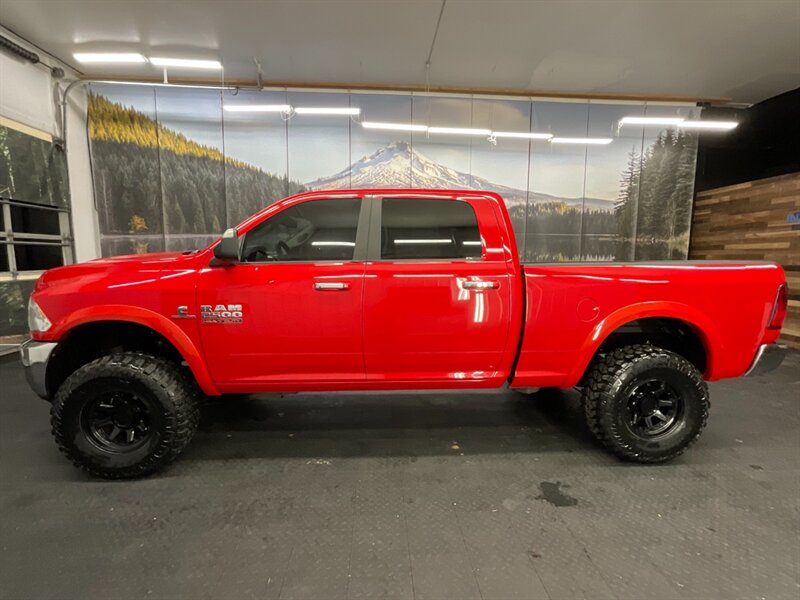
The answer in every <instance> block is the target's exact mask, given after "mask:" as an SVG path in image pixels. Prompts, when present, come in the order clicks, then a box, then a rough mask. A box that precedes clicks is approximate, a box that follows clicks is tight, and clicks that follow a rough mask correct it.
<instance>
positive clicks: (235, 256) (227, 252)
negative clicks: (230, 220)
mask: <svg viewBox="0 0 800 600" xmlns="http://www.w3.org/2000/svg"><path fill="white" fill-rule="evenodd" d="M214 258H215V259H216V261H215V264H218V265H230V264H233V263H236V262H238V261H239V234H238V233H237V232H236V230H235V229H226V230H225V233H223V234H222V239H220V241H219V244H217V245H216V246H214Z"/></svg>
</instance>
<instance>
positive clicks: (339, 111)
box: [294, 106, 361, 115]
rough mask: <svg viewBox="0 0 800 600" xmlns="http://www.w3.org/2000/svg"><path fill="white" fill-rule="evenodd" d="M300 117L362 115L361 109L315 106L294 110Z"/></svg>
mask: <svg viewBox="0 0 800 600" xmlns="http://www.w3.org/2000/svg"><path fill="white" fill-rule="evenodd" d="M294 112H296V113H297V114H298V115H360V114H361V109H360V108H346V107H345V108H318V107H313V106H298V107H297V108H295V109H294Z"/></svg>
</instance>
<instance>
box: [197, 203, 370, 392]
mask: <svg viewBox="0 0 800 600" xmlns="http://www.w3.org/2000/svg"><path fill="white" fill-rule="evenodd" d="M361 205H362V201H361V199H359V198H330V199H315V200H305V201H301V202H298V203H295V204H291V205H289V206H287V207H286V208H284V209H283V210H281V211H280V212H278V213H276V214H273V215H271V216H270V217H268V218H267V219H265V220H264V221H262V222H261V223H259V224H257V225H256V226H254V227H253V228H252V229H250V230H249V231H247V232H245V233H244V234H243V238H244V239H243V241H242V255H241V262H240V263H238V264H235V265H232V266H224V267H223V266H216V267H209V268H208V269H206V270H205V271H204V272H203V273H202V274H201V276H200V280H199V285H198V290H197V303H198V307H197V315H198V317H197V318H198V319H199V323H198V325H199V328H200V331H201V339H202V342H203V349H204V352H205V355H206V356H207V360H208V365H209V369H210V370H211V374H212V376H213V378H214V380H215V381H216V382H217V383H218V384H219V385H220V388H221V389H222V390H223V391H230V390H235V389H236V386H241V387H242V389H248V390H251V389H257V388H259V387H261V388H262V389H265V390H268V389H281V388H287V389H291V388H292V387H293V386H292V385H291V383H292V382H295V383H297V382H302V384H303V386H304V387H305V388H306V389H308V388H313V387H314V384H320V387H323V388H324V387H325V384H326V383H333V384H335V383H336V382H340V383H343V382H357V381H363V380H364V379H365V372H364V357H363V350H362V338H361V320H362V309H361V302H362V291H363V285H364V261H363V256H361V257H359V252H357V248H356V245H357V242H358V241H359V240H360V239H361V238H364V242H363V243H364V244H366V229H363V232H362V233H361V234H359V221H360V220H361V221H362V225H361V227H362V228H366V226H367V223H366V216H365V217H364V218H363V219H360V214H361ZM363 253H364V252H363V251H362V252H360V254H362V255H363ZM359 258H360V260H359Z"/></svg>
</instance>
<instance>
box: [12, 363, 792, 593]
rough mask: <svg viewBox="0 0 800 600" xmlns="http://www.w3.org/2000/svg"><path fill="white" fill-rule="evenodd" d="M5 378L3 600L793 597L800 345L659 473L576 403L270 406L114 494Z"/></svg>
mask: <svg viewBox="0 0 800 600" xmlns="http://www.w3.org/2000/svg"><path fill="white" fill-rule="evenodd" d="M0 381H2V385H1V386H0V396H2V401H1V402H0V484H1V487H0V597H2V598H13V599H17V598H81V599H87V600H88V599H92V598H103V599H118V598H119V599H122V598H192V599H201V598H226V599H228V598H230V599H238V598H314V599H331V598H345V597H347V598H383V597H391V598H436V599H440V598H454V599H459V600H461V599H465V598H483V599H487V600H488V599H490V598H498V599H500V598H502V599H506V598H553V599H569V598H593V599H594V598H635V599H640V598H657V599H661V598H704V599H706V598H725V599H734V598H748V599H759V598H767V599H780V598H787V599H796V598H798V597H800V354H793V355H792V356H790V359H789V360H788V362H787V363H785V364H784V365H783V366H782V367H781V369H780V370H779V371H777V372H775V373H773V374H771V375H769V376H764V377H760V378H754V379H746V380H738V381H726V382H721V383H716V384H713V385H712V386H711V390H712V413H711V419H710V422H709V426H708V429H707V430H706V432H705V434H704V435H703V437H702V438H701V440H700V442H699V444H698V445H697V446H696V447H695V448H694V449H693V450H691V451H690V452H688V453H687V454H685V455H684V456H683V457H681V458H680V459H678V460H677V461H675V462H674V463H672V464H669V465H662V466H638V465H629V464H623V463H620V462H619V461H617V460H616V459H614V458H613V457H611V456H609V455H607V454H606V453H605V452H604V451H603V450H602V449H600V448H598V447H597V446H596V445H595V444H594V443H593V441H592V440H591V439H590V437H589V434H588V433H587V432H586V430H585V429H584V427H583V424H582V421H581V420H580V415H579V413H578V412H577V410H576V408H577V404H576V399H575V396H574V394H572V393H569V394H561V393H540V394H539V395H537V396H535V397H533V398H528V397H524V396H521V395H518V394H515V393H513V392H503V393H498V394H487V393H474V394H462V395H460V396H450V395H444V394H424V395H423V394H396V395H374V394H373V395H363V394H360V395H340V396H331V395H297V396H286V397H283V398H281V397H269V396H264V397H259V398H257V399H248V400H244V401H237V402H232V403H229V404H227V405H219V404H217V405H211V406H208V407H206V409H205V411H204V416H203V423H202V426H201V431H200V433H199V434H198V435H197V437H196V438H195V440H194V442H193V444H192V445H191V446H190V448H189V449H188V451H187V452H186V453H185V454H184V456H183V457H181V458H180V459H179V460H178V462H177V463H176V464H175V465H174V466H173V467H172V468H170V469H169V470H168V471H166V472H164V473H162V474H159V475H156V476H153V477H151V478H149V479H145V480H141V481H130V482H116V483H110V482H105V481H95V480H91V479H89V478H87V477H86V476H84V475H83V474H81V473H80V472H79V471H77V470H75V469H74V468H73V467H72V466H71V465H70V464H69V463H68V462H67V461H66V460H65V459H64V458H62V457H61V455H60V454H59V453H58V451H57V450H56V448H55V445H54V444H53V442H52V439H51V437H50V433H49V430H48V405H47V404H46V403H44V402H42V401H41V400H39V399H37V398H35V397H34V395H33V394H32V393H31V392H30V391H29V390H28V388H27V386H26V384H25V382H24V378H23V374H22V371H21V367H20V366H19V363H18V362H16V360H14V361H11V360H8V359H5V361H4V362H3V363H2V364H0Z"/></svg>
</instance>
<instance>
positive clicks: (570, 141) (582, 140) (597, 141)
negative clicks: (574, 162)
mask: <svg viewBox="0 0 800 600" xmlns="http://www.w3.org/2000/svg"><path fill="white" fill-rule="evenodd" d="M550 141H551V142H552V143H553V144H600V145H602V144H610V143H611V142H613V141H614V140H613V139H612V138H573V137H554V138H550Z"/></svg>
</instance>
